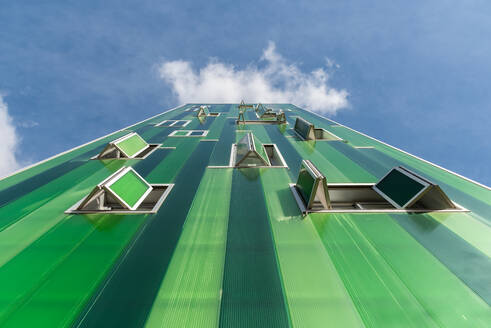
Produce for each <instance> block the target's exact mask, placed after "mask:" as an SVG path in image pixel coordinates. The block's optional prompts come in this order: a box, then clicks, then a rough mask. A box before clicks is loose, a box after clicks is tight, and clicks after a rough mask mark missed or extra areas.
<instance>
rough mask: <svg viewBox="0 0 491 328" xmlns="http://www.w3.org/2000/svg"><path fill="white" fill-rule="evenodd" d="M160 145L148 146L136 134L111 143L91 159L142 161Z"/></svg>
mask: <svg viewBox="0 0 491 328" xmlns="http://www.w3.org/2000/svg"><path fill="white" fill-rule="evenodd" d="M159 146H160V144H148V143H147V142H146V141H145V140H143V138H142V137H140V136H139V135H138V134H137V133H136V132H132V133H129V134H127V135H125V136H122V137H121V138H118V139H116V140H114V141H111V142H110V143H109V144H108V145H107V146H106V147H105V148H104V149H103V150H102V151H101V152H100V153H99V155H97V156H95V157H93V158H92V159H144V158H146V157H147V156H149V155H150V154H151V153H153V152H154V151H155V150H156V149H157V148H158V147H159Z"/></svg>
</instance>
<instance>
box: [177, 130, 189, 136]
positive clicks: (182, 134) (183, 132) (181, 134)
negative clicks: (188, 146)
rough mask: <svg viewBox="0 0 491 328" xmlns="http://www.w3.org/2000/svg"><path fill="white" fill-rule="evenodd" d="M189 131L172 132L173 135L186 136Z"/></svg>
mask: <svg viewBox="0 0 491 328" xmlns="http://www.w3.org/2000/svg"><path fill="white" fill-rule="evenodd" d="M188 133H189V131H177V132H176V133H174V135H175V136H187V135H188Z"/></svg>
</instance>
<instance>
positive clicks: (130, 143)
mask: <svg viewBox="0 0 491 328" xmlns="http://www.w3.org/2000/svg"><path fill="white" fill-rule="evenodd" d="M116 145H117V146H118V147H119V148H120V149H121V150H122V151H123V152H124V153H125V154H126V155H128V157H133V156H134V155H136V154H138V153H139V152H141V151H142V150H143V149H145V148H146V147H147V146H148V144H147V143H146V142H145V140H143V139H142V138H141V137H140V136H139V135H138V134H134V135H133V136H131V137H129V138H126V139H124V140H122V141H120V142H118V143H117V144H116Z"/></svg>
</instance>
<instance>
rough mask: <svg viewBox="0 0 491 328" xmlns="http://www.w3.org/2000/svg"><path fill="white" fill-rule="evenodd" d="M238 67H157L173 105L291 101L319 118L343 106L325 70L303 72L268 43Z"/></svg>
mask: <svg viewBox="0 0 491 328" xmlns="http://www.w3.org/2000/svg"><path fill="white" fill-rule="evenodd" d="M262 62H264V63H265V64H264V65H262V66H258V65H257V64H258V63H251V64H250V65H248V66H247V67H245V68H243V69H240V68H237V67H235V66H234V65H230V64H226V63H223V62H221V61H220V60H218V59H212V60H210V62H209V63H208V64H207V65H206V66H205V67H203V68H201V69H199V71H196V70H195V69H194V68H193V67H192V64H191V63H190V62H189V61H184V60H175V61H165V62H163V63H162V64H161V65H160V66H159V73H160V77H161V78H162V79H163V80H164V81H165V82H167V83H168V84H169V85H170V86H171V88H172V90H173V92H174V94H175V95H176V96H177V98H178V100H179V102H181V103H187V102H210V103H213V102H239V101H240V100H241V99H244V100H245V101H246V102H263V103H275V102H276V103H294V104H296V105H299V106H302V107H305V108H308V109H311V110H314V111H316V112H319V113H322V114H335V113H336V112H337V111H339V110H340V109H342V108H346V107H348V104H349V103H348V92H347V91H346V90H344V89H342V90H339V89H335V88H333V87H331V86H329V84H328V80H329V75H328V72H327V70H326V68H330V67H332V66H334V65H335V63H334V62H332V61H328V62H327V63H326V66H327V67H326V68H322V67H321V68H317V69H315V70H313V71H312V72H307V73H305V72H303V71H302V70H301V69H300V67H299V66H298V65H297V64H295V63H291V62H289V61H288V60H286V59H285V58H283V56H281V54H279V53H278V52H277V51H276V47H275V44H274V43H273V42H270V43H269V45H268V47H267V48H266V49H265V50H264V52H263V55H262V57H261V58H260V60H259V63H262Z"/></svg>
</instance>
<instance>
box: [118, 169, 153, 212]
mask: <svg viewBox="0 0 491 328" xmlns="http://www.w3.org/2000/svg"><path fill="white" fill-rule="evenodd" d="M150 188H151V187H149V186H148V185H147V184H146V183H145V181H143V180H142V179H141V178H140V177H139V176H138V175H136V174H135V172H133V171H131V170H130V171H128V172H126V173H125V174H124V175H123V176H121V177H120V178H119V179H118V180H117V181H116V182H114V183H113V184H111V186H109V189H111V190H112V191H113V192H114V193H115V194H116V195H117V196H119V197H120V198H121V199H122V200H123V201H125V202H126V204H128V205H129V206H130V207H133V206H134V205H135V204H136V203H137V202H138V201H139V200H140V199H141V198H142V197H143V195H144V194H145V193H146V192H147V191H148V190H149V189H150Z"/></svg>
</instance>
